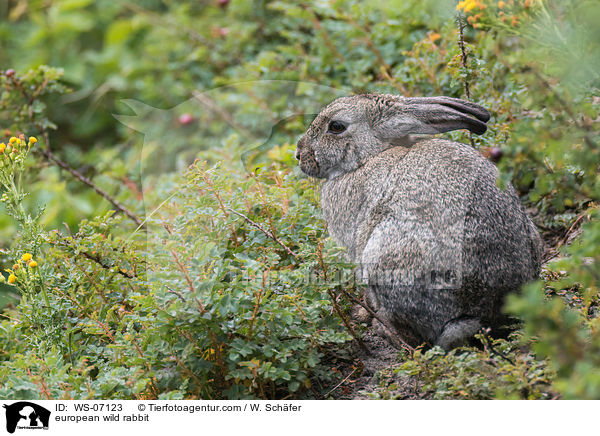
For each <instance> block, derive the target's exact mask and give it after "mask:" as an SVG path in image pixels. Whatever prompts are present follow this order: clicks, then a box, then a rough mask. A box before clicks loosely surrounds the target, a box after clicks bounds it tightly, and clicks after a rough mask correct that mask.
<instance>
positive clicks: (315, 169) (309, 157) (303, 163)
mask: <svg viewBox="0 0 600 436" xmlns="http://www.w3.org/2000/svg"><path fill="white" fill-rule="evenodd" d="M299 161H300V169H301V170H302V172H303V173H304V174H306V175H307V176H310V177H321V176H320V174H319V173H320V172H321V171H320V168H319V164H318V163H317V160H316V159H315V155H314V153H312V152H306V153H302V154H300V156H299Z"/></svg>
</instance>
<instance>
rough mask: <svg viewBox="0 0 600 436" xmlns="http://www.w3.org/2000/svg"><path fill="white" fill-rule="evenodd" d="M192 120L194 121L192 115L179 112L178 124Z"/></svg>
mask: <svg viewBox="0 0 600 436" xmlns="http://www.w3.org/2000/svg"><path fill="white" fill-rule="evenodd" d="M192 121H194V117H193V116H191V115H190V114H181V115H180V116H179V124H181V125H183V126H185V125H186V124H190V123H191V122H192Z"/></svg>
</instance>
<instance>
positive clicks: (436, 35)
mask: <svg viewBox="0 0 600 436" xmlns="http://www.w3.org/2000/svg"><path fill="white" fill-rule="evenodd" d="M440 38H441V36H440V34H439V33H431V34H430V35H429V40H430V41H431V42H435V41H437V40H438V39H440Z"/></svg>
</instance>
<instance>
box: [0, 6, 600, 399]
mask: <svg viewBox="0 0 600 436" xmlns="http://www.w3.org/2000/svg"><path fill="white" fill-rule="evenodd" d="M6 5H7V6H6V7H5V8H4V9H0V17H1V18H2V21H1V22H0V34H1V35H2V39H1V40H0V41H1V42H0V65H1V69H2V71H1V74H0V128H1V130H0V143H2V144H0V150H1V151H0V185H1V189H2V204H3V207H4V209H3V213H2V214H1V215H0V226H1V227H0V249H1V251H0V263H1V265H2V270H3V275H2V277H0V281H2V282H3V283H1V284H0V286H1V287H0V304H1V306H2V317H1V319H0V365H1V366H0V397H4V398H8V397H11V398H16V397H18V398H53V399H57V398H137V399H141V398H215V399H220V398H321V397H323V396H324V395H326V394H327V393H329V392H330V390H331V389H332V388H334V386H337V385H338V383H339V382H341V381H342V380H343V379H345V378H346V376H347V374H345V373H343V371H340V369H339V366H340V362H348V361H351V359H352V357H351V355H350V353H351V352H352V347H351V342H350V341H351V340H352V336H353V335H359V334H360V332H361V330H362V327H361V326H351V325H350V322H349V318H348V316H347V315H346V314H347V313H348V310H349V308H350V302H349V300H348V299H347V298H346V294H345V293H344V292H342V291H348V292H350V293H357V292H360V289H355V286H354V284H353V283H352V281H351V280H350V277H351V268H352V266H351V265H347V264H345V263H344V261H343V254H342V251H341V250H340V249H339V248H337V247H336V246H335V245H334V244H333V243H332V242H331V241H330V240H329V239H328V238H327V233H326V229H325V226H324V223H323V221H322V220H321V218H320V211H319V207H318V184H317V183H316V182H315V181H312V180H308V179H305V178H303V177H302V176H301V175H300V174H299V172H298V170H297V168H296V165H295V162H294V158H293V153H294V149H295V147H294V143H295V141H296V139H297V138H298V136H299V134H301V133H302V132H303V131H304V129H305V128H306V125H307V123H308V122H310V119H311V117H310V115H311V114H315V113H317V112H318V111H319V109H320V108H321V107H322V106H323V104H325V103H326V102H328V101H330V100H332V99H333V98H334V97H335V96H338V95H343V94H345V93H350V92H355V93H358V92H389V93H396V94H402V95H413V96H414V95H439V94H444V95H449V96H453V97H460V98H468V99H471V100H473V101H475V102H477V103H479V104H482V105H483V106H485V107H487V108H488V109H489V110H490V112H491V113H492V114H493V117H492V119H491V121H490V122H489V127H490V128H489V130H488V132H486V134H485V135H482V136H481V137H471V136H470V135H468V134H467V133H464V132H454V133H451V134H449V136H450V137H453V138H454V139H457V140H460V141H463V142H466V143H471V144H472V145H473V146H474V147H476V148H478V149H479V150H480V151H481V152H482V153H483V154H484V155H486V156H488V157H489V158H490V159H493V160H494V161H495V162H497V164H498V166H499V168H500V169H501V172H502V180H500V181H499V183H505V182H506V181H511V182H512V183H513V184H514V185H515V187H516V188H517V190H518V191H519V193H520V195H521V196H522V199H523V202H524V203H525V204H526V206H527V208H528V211H529V212H530V213H531V214H532V215H533V217H534V219H535V221H536V224H538V226H539V228H540V230H541V231H542V232H543V234H544V237H545V240H546V243H547V250H546V260H549V263H547V264H546V265H545V266H544V271H543V274H542V277H541V278H540V280H539V281H537V282H535V283H533V284H531V285H528V286H526V287H525V289H524V290H523V293H522V294H521V295H515V296H512V297H511V298H510V299H509V301H508V303H507V311H509V312H510V313H511V314H513V315H516V316H518V317H519V318H520V319H521V320H522V325H521V326H520V327H519V329H518V330H517V331H516V332H515V333H514V334H512V335H511V336H510V337H508V338H506V339H491V338H489V337H487V335H486V333H485V332H482V333H481V335H480V338H481V342H482V344H483V345H482V346H481V348H466V349H460V350H454V351H453V352H451V353H448V354H444V353H442V352H441V351H440V350H439V349H437V348H434V349H431V350H420V349H419V350H416V351H414V352H403V353H400V354H399V356H398V361H397V365H395V366H394V367H393V368H390V369H389V370H387V371H384V372H382V373H381V374H380V379H381V384H380V386H379V387H376V388H375V389H373V390H372V392H371V393H370V394H369V395H370V396H372V397H375V398H403V397H407V396H410V397H425V398H600V369H599V368H600V325H599V322H600V321H599V319H600V318H599V317H598V311H599V310H598V305H599V301H598V299H599V295H598V290H599V286H600V273H599V271H600V268H599V264H600V219H599V212H598V202H599V200H600V175H599V174H600V172H599V171H598V170H599V165H600V142H599V138H598V131H599V121H598V120H599V119H600V118H599V113H598V111H599V108H600V77H599V76H600V65H598V63H599V62H600V28H598V26H597V23H598V22H600V7H598V5H597V2H595V1H593V0H566V1H558V0H507V1H499V2H496V1H491V0H465V1H460V2H453V1H450V0H448V1H446V0H427V1H417V0H397V1H388V2H376V1H353V0H335V1H330V2H325V1H307V2H303V3H301V4H299V3H296V2H288V1H259V0H257V1H255V2H245V1H237V0H231V1H222V0H220V1H211V0H205V1H201V2H196V1H177V2H175V1H167V0H143V1H137V2H127V1H124V2H113V1H108V0H101V1H90V0H52V1H37V0H35V1H30V2H8V3H6ZM142 102H143V103H142ZM113 114H120V115H118V116H114V115H113ZM131 128H133V129H135V130H137V131H138V132H141V133H138V132H134V131H132V130H131ZM407 380H410V381H411V382H410V383H408V384H410V386H411V391H410V392H407V391H406V389H405V388H403V386H406V385H407V383H406V381H407Z"/></svg>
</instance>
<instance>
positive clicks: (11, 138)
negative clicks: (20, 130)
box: [8, 136, 19, 144]
mask: <svg viewBox="0 0 600 436" xmlns="http://www.w3.org/2000/svg"><path fill="white" fill-rule="evenodd" d="M18 140H19V139H18V138H17V137H16V136H11V137H10V139H9V140H8V142H10V143H11V144H14V143H15V142H17V141H18Z"/></svg>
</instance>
